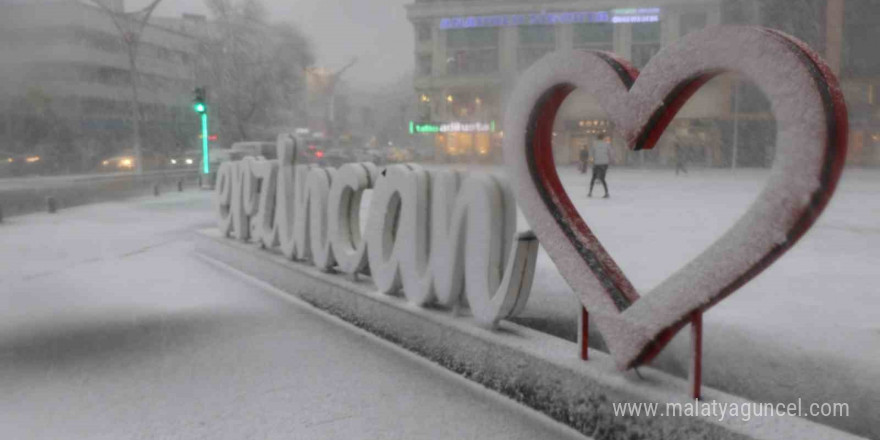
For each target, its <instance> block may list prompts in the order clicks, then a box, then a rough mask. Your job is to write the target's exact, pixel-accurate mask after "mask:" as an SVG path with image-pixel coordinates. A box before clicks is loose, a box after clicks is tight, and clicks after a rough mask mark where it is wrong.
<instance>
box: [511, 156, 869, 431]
mask: <svg viewBox="0 0 880 440" xmlns="http://www.w3.org/2000/svg"><path fill="white" fill-rule="evenodd" d="M768 174H769V172H768V171H767V170H737V171H729V170H691V172H690V174H688V175H682V176H675V174H674V173H673V171H672V170H635V169H625V168H612V169H611V170H609V172H608V184H609V186H610V190H611V198H610V199H603V198H601V196H602V195H603V193H604V192H603V190H602V188H601V185H600V186H599V187H597V188H595V189H594V192H593V196H594V197H593V198H588V197H587V187H588V185H589V177H590V176H589V173H587V174H580V173H578V172H577V170H576V169H574V168H564V169H561V170H560V176H561V178H562V181H563V184H564V185H565V187H566V189H567V190H568V193H569V196H570V197H571V199H572V200H573V201H574V203H575V204H576V205H577V207H578V210H579V212H580V213H581V215H582V216H583V217H584V219H585V220H586V221H587V223H588V224H589V225H590V227H591V228H592V229H593V231H594V232H595V233H596V235H597V237H599V239H600V241H601V242H602V244H603V245H604V246H605V247H606V248H607V249H608V250H609V252H610V253H611V255H613V256H614V258H615V259H616V260H617V262H618V263H619V264H620V266H621V267H622V268H623V270H624V272H625V273H626V274H627V276H628V277H629V278H630V280H631V281H632V282H633V283H634V284H635V286H636V287H637V288H638V289H639V291H640V292H641V293H642V294H645V293H647V292H649V291H650V289H651V288H652V287H653V286H655V285H657V284H659V283H660V282H661V281H662V280H663V279H664V278H666V277H667V276H668V275H670V274H672V273H673V272H674V271H675V270H677V269H678V268H680V267H681V266H683V265H684V264H685V263H687V262H688V261H689V260H690V259H692V258H694V257H696V256H697V255H698V254H699V253H700V252H701V251H702V250H703V249H705V247H706V246H708V245H709V244H710V243H712V242H713V241H714V240H715V239H716V238H717V237H718V236H720V235H721V234H722V233H723V232H724V231H725V230H726V229H727V228H728V227H729V226H731V225H732V224H733V223H734V221H735V220H736V219H737V218H738V216H739V215H741V214H742V213H743V212H745V210H746V208H747V207H748V206H749V205H750V204H751V202H752V200H753V199H754V198H755V196H756V195H757V194H758V192H759V191H760V189H761V188H762V186H763V184H764V181H765V179H766V177H767V176H768ZM878 194H880V171H877V170H861V169H848V170H847V171H846V172H845V173H844V176H843V179H842V182H841V185H840V187H839V190H838V192H837V194H836V196H835V198H834V199H833V200H832V202H831V204H830V206H829V208H828V209H827V210H826V211H825V213H824V214H823V215H822V217H820V218H819V221H818V223H817V224H816V225H815V226H814V227H813V229H811V230H810V231H809V232H808V233H807V235H806V236H805V237H804V238H803V239H802V240H801V242H800V243H798V244H797V245H796V246H795V247H794V248H793V249H792V250H791V251H790V252H788V253H787V254H786V255H784V256H783V257H782V258H781V259H780V260H779V261H778V262H777V263H776V264H774V265H773V266H772V267H770V268H769V269H768V270H767V271H765V272H764V273H763V274H761V275H760V276H759V277H758V278H757V279H755V280H753V281H752V282H750V283H749V284H747V285H746V286H744V287H743V288H742V289H740V290H739V291H737V292H736V293H735V294H734V295H733V296H731V297H729V298H727V299H725V300H724V301H722V302H721V303H720V304H718V305H717V306H716V307H714V308H712V309H711V310H710V311H709V312H708V313H707V314H706V315H705V318H704V326H705V335H704V338H705V341H704V359H705V360H704V376H703V377H704V381H705V383H706V384H708V385H710V386H713V387H715V388H718V389H721V390H724V391H728V392H731V393H733V394H738V395H741V396H744V397H747V398H751V399H754V400H757V401H765V402H789V401H796V400H797V399H798V398H802V399H803V400H804V401H805V402H846V403H849V404H850V408H851V417H849V418H846V419H839V418H838V419H835V420H826V421H825V422H826V423H830V424H834V425H836V426H841V427H845V428H846V429H849V430H857V431H858V432H861V433H862V434H868V435H869V436H880V421H878V420H877V418H876V414H877V408H880V381H878V372H880V295H878V292H880V287H878V286H880V270H878V267H880V197H878ZM521 220H523V222H524V219H521ZM522 227H523V228H525V227H527V226H524V225H523V226H522ZM577 314H578V302H577V300H576V299H575V297H574V295H573V294H572V293H571V290H570V289H569V287H568V286H567V284H566V283H565V281H564V280H563V279H562V278H561V276H560V275H559V274H558V272H557V271H556V268H555V266H553V263H552V262H551V261H550V259H549V258H548V257H547V255H546V254H545V253H543V251H542V254H541V256H540V260H539V268H538V270H537V273H536V275H535V285H534V288H533V293H532V297H531V299H530V301H529V306H528V308H527V309H526V312H525V314H524V315H523V316H522V317H521V318H520V319H517V321H519V322H521V323H525V324H527V325H531V326H535V327H541V328H544V329H545V330H548V331H551V332H553V333H556V334H558V335H560V336H563V337H566V338H569V339H574V338H575V331H576V320H577ZM688 348H689V340H688V338H687V331H683V332H682V333H681V334H680V335H679V337H678V338H677V339H676V340H675V341H674V342H673V343H672V344H671V345H670V347H668V348H667V349H666V350H665V352H664V353H663V354H662V355H661V356H660V357H659V358H658V359H657V360H656V361H655V363H654V365H655V366H657V367H660V368H661V369H664V370H666V371H669V372H672V373H674V374H677V375H680V376H686V374H687V373H686V371H687V365H688V359H689V354H688Z"/></svg>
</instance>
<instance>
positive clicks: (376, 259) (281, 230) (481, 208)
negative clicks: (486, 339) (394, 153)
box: [215, 135, 538, 325]
mask: <svg viewBox="0 0 880 440" xmlns="http://www.w3.org/2000/svg"><path fill="white" fill-rule="evenodd" d="M294 157H296V145H295V140H294V139H293V138H291V137H290V136H286V135H282V136H279V138H278V159H277V160H264V159H258V158H252V157H247V158H245V159H243V160H240V161H237V162H226V163H223V164H222V165H221V167H220V169H219V170H218V171H217V184H216V189H215V191H216V195H215V198H216V208H217V214H218V223H217V225H218V227H219V229H220V232H221V234H223V235H224V236H230V235H231V236H233V237H235V238H237V239H239V240H243V241H254V242H257V243H260V245H261V246H263V247H265V248H268V249H271V248H275V247H278V248H280V251H281V253H282V254H283V255H284V256H285V257H287V258H290V259H296V260H301V261H307V262H309V263H311V264H313V265H314V266H316V267H318V268H320V269H323V270H330V269H335V270H336V271H339V272H342V273H345V274H349V275H357V274H369V275H370V276H371V277H372V280H373V282H374V283H375V285H376V287H377V289H378V290H379V291H380V292H382V293H386V294H392V293H395V292H397V291H399V290H402V291H403V294H404V295H405V297H406V298H407V300H408V301H410V302H412V303H414V304H416V305H420V306H424V305H428V304H432V303H434V304H439V305H443V306H449V307H455V306H457V305H459V304H461V302H462V300H465V299H466V300H467V303H468V304H469V305H470V309H471V311H472V313H473V316H474V318H475V319H476V320H477V321H479V322H481V323H484V324H487V325H495V324H497V322H498V321H499V320H501V319H504V318H507V317H510V316H513V315H515V314H516V313H519V312H520V311H522V309H523V308H524V306H525V303H526V301H527V299H528V293H529V290H530V288H531V283H532V276H533V274H534V268H535V261H536V258H537V251H538V243H537V240H536V239H535V237H534V235H532V234H531V233H530V232H525V233H517V232H516V200H515V199H514V196H513V193H512V192H511V190H510V189H509V188H508V187H507V186H506V185H505V184H504V183H503V182H502V181H501V180H499V178H497V177H492V176H488V175H468V174H465V173H459V172H455V171H438V172H428V171H427V170H425V169H423V168H421V167H419V166H418V165H394V166H390V167H388V168H386V169H384V170H382V171H381V172H380V170H379V169H378V168H377V167H376V166H375V165H373V164H371V163H359V164H347V165H344V166H342V167H340V168H339V169H338V170H336V169H326V168H319V167H315V166H309V165H296V164H294V162H293V158H294ZM367 190H372V197H371V200H370V205H369V210H368V212H367V226H366V231H364V232H363V233H362V231H361V230H360V215H361V212H360V205H361V198H362V197H363V194H364V192H365V191H367ZM499 225H500V227H499Z"/></svg>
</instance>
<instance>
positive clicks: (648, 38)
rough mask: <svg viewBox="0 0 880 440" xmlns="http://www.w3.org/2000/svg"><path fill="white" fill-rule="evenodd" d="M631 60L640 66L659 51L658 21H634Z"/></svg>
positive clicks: (643, 65)
mask: <svg viewBox="0 0 880 440" xmlns="http://www.w3.org/2000/svg"><path fill="white" fill-rule="evenodd" d="M632 39H633V44H632V62H633V64H634V65H635V66H636V67H638V68H642V67H645V65H646V64H648V61H650V60H651V58H652V57H653V56H654V55H656V54H657V52H659V51H660V23H634V24H633V26H632Z"/></svg>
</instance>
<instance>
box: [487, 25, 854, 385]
mask: <svg viewBox="0 0 880 440" xmlns="http://www.w3.org/2000/svg"><path fill="white" fill-rule="evenodd" d="M755 45H757V46H755ZM691 65H693V66H691ZM560 66H562V68H559V67H560ZM683 66H685V67H683ZM762 69H765V70H762ZM736 70H742V71H743V73H745V74H747V75H748V76H750V77H751V78H752V79H753V80H756V82H757V83H759V86H762V89H765V93H767V92H768V90H767V89H770V92H771V93H769V95H770V99H771V103H772V104H773V105H774V111H779V110H780V109H781V110H782V111H784V112H785V114H784V115H783V116H784V117H783V118H781V120H780V115H777V119H778V120H779V129H778V130H779V131H778V136H777V142H780V141H781V140H789V141H799V142H801V143H803V144H805V145H806V147H804V148H803V150H804V151H803V152H801V151H796V152H795V151H794V150H793V147H795V145H789V144H792V143H793V142H789V143H787V144H785V145H784V148H779V147H778V148H777V153H778V154H777V160H776V161H775V162H776V163H775V164H774V173H776V174H775V175H780V176H781V177H779V176H777V177H779V178H777V179H773V178H771V183H769V184H768V189H766V190H765V191H764V192H763V193H762V194H761V196H759V198H758V200H756V202H755V205H754V206H755V207H754V208H752V210H750V211H749V212H748V213H747V214H746V216H744V217H743V218H742V219H741V220H740V222H738V223H737V225H736V226H735V227H734V228H732V229H731V230H730V231H728V233H726V234H725V236H723V237H722V238H721V239H719V240H718V242H716V244H713V245H712V246H710V247H709V248H708V249H707V251H706V252H704V254H701V255H700V257H698V258H697V259H696V260H694V261H693V262H691V263H689V264H688V265H687V266H685V267H684V268H682V270H681V271H680V272H688V271H689V272H690V273H691V274H694V273H699V272H698V271H697V272H695V270H696V268H694V267H690V266H692V265H695V264H696V265H699V263H700V261H699V260H700V259H701V258H706V259H708V260H709V262H710V263H712V262H714V263H715V264H714V266H711V265H710V267H709V269H712V270H719V271H720V272H724V270H723V268H720V267H719V264H720V263H719V262H721V261H723V260H722V259H721V257H720V254H719V251H723V250H724V249H723V246H722V245H723V244H730V243H734V244H736V243H737V240H739V241H744V242H745V244H747V245H748V246H747V247H748V249H750V250H751V251H752V253H753V254H754V255H749V256H748V257H749V258H748V261H739V260H740V259H734V260H736V261H735V263H736V264H733V266H735V267H736V268H735V269H734V270H735V271H736V273H735V274H729V275H728V276H726V277H723V276H722V277H720V281H718V282H717V283H715V284H713V283H712V279H711V277H707V276H705V275H703V276H702V278H701V279H698V280H697V281H698V283H697V284H699V285H698V286H689V285H687V284H686V281H687V280H686V278H687V277H685V276H684V275H682V276H679V277H677V278H676V276H677V275H679V274H678V273H676V274H674V275H673V276H671V277H670V278H669V279H668V280H667V281H666V282H664V283H663V284H661V286H658V287H659V288H660V289H658V290H663V288H664V287H665V292H664V293H662V294H660V295H665V296H664V298H663V299H666V300H668V301H667V302H673V303H675V304H674V306H675V307H673V306H669V305H664V304H661V303H657V302H656V301H655V304H650V303H649V304H647V305H645V306H644V307H641V310H638V312H632V313H630V315H634V316H632V317H627V313H625V312H626V311H627V310H628V309H630V308H631V307H632V306H634V305H635V304H637V303H641V302H644V301H645V300H644V299H643V298H642V297H640V296H639V294H638V292H637V291H636V289H635V288H634V287H633V286H632V283H630V282H629V280H628V279H627V278H626V276H625V275H624V273H623V271H622V270H621V269H620V268H619V267H618V266H617V264H616V263H615V261H614V259H613V258H612V257H611V256H610V255H609V254H608V252H607V251H605V249H604V248H603V247H602V245H601V244H600V243H599V240H598V239H597V238H596V237H595V235H594V234H593V233H592V231H591V230H590V228H589V227H588V226H587V224H586V222H585V221H584V220H583V219H582V218H581V217H580V215H579V213H578V212H577V210H576V209H575V208H574V205H573V204H572V203H571V201H570V200H569V198H568V195H567V194H566V192H565V189H564V188H563V186H562V183H561V182H560V180H559V176H558V175H557V173H556V165H555V163H554V160H553V154H552V143H551V139H552V132H553V122H554V120H555V119H556V113H557V111H558V110H559V107H560V106H561V104H562V102H563V101H564V100H565V98H566V97H567V96H568V95H569V94H570V93H571V92H572V91H573V90H575V88H577V85H576V83H577V82H580V83H581V84H580V85H581V86H586V87H587V88H591V89H592V90H589V91H591V92H596V93H594V95H596V97H597V98H599V101H600V104H601V105H602V107H603V108H605V110H606V111H607V112H608V113H609V117H610V119H612V121H614V122H615V124H614V125H615V127H616V129H618V130H619V131H620V132H621V133H620V134H622V135H623V136H624V138H625V139H626V141H627V144H628V146H629V147H630V148H631V149H633V150H641V149H650V148H653V147H654V145H655V144H656V142H657V140H658V139H659V138H660V136H661V134H662V133H663V131H664V130H665V129H666V127H667V126H668V124H669V123H670V122H671V121H672V119H673V118H674V117H675V115H676V113H677V112H678V111H679V110H680V109H681V107H682V106H683V105H684V104H685V102H686V101H687V100H688V99H689V98H690V97H691V96H692V95H693V94H694V93H695V92H696V91H697V90H698V89H699V88H700V87H701V86H703V85H704V84H705V83H706V82H708V81H709V80H710V79H712V78H713V77H715V76H717V75H719V74H721V73H724V72H727V71H736ZM762 72H768V73H767V75H762V74H761V73H762ZM576 75H577V76H579V77H578V78H575V76H576ZM583 75H593V76H591V77H590V82H584V79H583V78H582V76H583ZM612 76H613V78H612ZM643 78H647V79H644V80H642V79H643ZM768 78H769V79H768ZM783 78H784V79H785V81H789V82H790V84H789V83H784V82H783V81H782V79H783ZM646 83H647V85H646ZM793 92H794V93H798V95H802V96H793V94H792V93H793ZM801 92H802V93H801ZM798 100H800V101H798ZM801 101H803V102H801ZM632 108H636V110H632ZM523 109H530V110H531V111H530V112H529V113H528V114H527V115H525V114H524V113H523V112H522V110H523ZM798 109H800V110H802V113H803V114H795V113H796V112H797V111H798ZM814 113H815V114H814ZM819 118H821V119H819ZM808 121H821V122H822V123H823V124H824V126H821V127H810V126H809V123H808ZM505 127H506V129H507V131H508V133H509V135H508V136H506V137H505V146H504V149H505V160H506V162H507V165H508V169H509V170H511V171H513V173H514V174H515V175H514V177H515V179H514V180H515V181H516V182H517V183H518V184H517V197H518V199H519V201H520V205H521V207H522V208H523V211H524V212H525V214H526V217H527V218H528V219H529V222H530V224H531V225H532V227H533V229H535V232H536V234H537V235H538V238H539V239H540V240H541V242H542V244H543V245H544V247H545V248H546V249H547V251H548V253H549V254H550V256H551V258H552V259H553V260H554V261H555V262H556V264H557V266H558V267H559V268H560V272H561V273H562V274H563V276H564V277H565V278H566V280H567V281H568V282H569V284H570V285H571V287H572V288H573V289H574V290H575V291H576V292H578V293H579V294H580V296H581V301H582V303H583V304H584V306H585V307H586V308H587V309H588V310H590V312H591V315H593V316H597V318H598V320H597V324H598V325H599V329H600V331H601V332H602V333H603V336H605V339H606V342H607V343H608V346H609V348H610V350H611V352H612V355H613V356H614V357H615V359H616V361H617V363H618V366H619V367H621V368H632V367H635V366H638V365H642V364H644V363H647V362H649V361H650V360H651V359H653V358H654V357H655V356H656V355H657V354H658V353H659V352H660V351H661V350H662V349H663V348H664V347H665V346H666V344H668V342H669V341H670V340H671V339H672V337H673V336H674V335H675V334H676V333H677V332H678V331H679V330H680V329H681V328H682V327H683V326H684V325H685V324H687V323H688V322H689V320H690V318H691V316H693V314H694V313H698V312H702V311H704V310H706V309H708V308H709V307H711V306H713V305H714V304H716V303H718V302H719V301H721V300H722V299H724V298H725V297H727V296H729V295H730V294H732V293H733V292H734V291H736V289H738V288H739V287H741V286H742V285H744V284H745V283H747V282H748V281H749V280H751V279H752V278H754V277H755V276H757V275H758V274H759V273H760V272H762V271H763V270H764V269H766V268H767V267H769V266H770V265H771V264H772V263H773V262H774V261H775V260H776V259H777V258H779V257H780V256H781V255H782V254H783V253H785V252H786V251H787V250H788V249H790V248H791V247H792V246H793V245H794V244H795V242H797V240H799V239H800V238H801V237H802V236H803V235H804V233H806V231H807V230H808V229H809V228H810V227H811V226H812V224H813V223H814V222H815V220H816V218H817V217H818V216H819V214H820V213H821V212H822V210H823V209H824V208H825V207H826V205H827V203H828V201H829V200H830V198H831V196H832V194H833V193H834V190H835V188H836V185H837V182H838V179H839V177H840V174H841V172H842V170H843V164H844V160H845V157H846V145H847V130H848V123H847V112H846V105H845V102H844V99H843V95H842V93H841V91H840V89H839V87H838V84H837V80H836V78H835V77H834V75H833V73H832V72H831V70H830V69H829V68H828V66H827V65H826V64H825V63H824V62H823V61H822V60H821V59H820V57H819V56H818V55H817V54H815V53H814V52H812V51H811V50H810V49H809V48H808V47H807V46H806V45H805V44H804V43H802V42H800V41H798V40H796V39H794V38H793V37H790V36H788V35H785V34H783V33H781V32H778V31H774V30H770V29H764V28H757V27H716V28H709V29H705V30H703V31H700V32H696V33H693V34H691V35H689V36H688V37H686V38H684V39H683V40H681V41H679V42H677V43H675V44H673V45H671V46H669V47H667V48H665V49H664V50H663V51H661V52H660V53H659V54H657V55H656V56H655V57H654V58H653V59H652V60H651V63H649V65H648V66H646V68H645V70H644V73H643V75H642V77H641V78H640V74H639V72H638V71H637V70H636V69H635V68H634V67H632V66H631V65H630V64H628V63H627V62H626V61H624V60H622V59H619V58H617V57H616V56H614V55H613V54H610V53H604V52H590V53H585V52H574V51H572V52H559V53H555V54H552V55H550V56H548V57H545V58H544V59H542V60H541V61H540V62H539V63H538V64H536V65H535V66H533V67H532V68H530V69H529V70H528V71H527V72H526V73H524V75H523V76H522V77H521V79H520V83H519V84H518V86H517V90H516V91H515V92H514V94H513V96H512V98H511V101H510V104H509V110H508V114H507V116H506V119H505ZM792 127H794V128H795V129H802V130H805V131H807V133H803V134H801V133H799V132H790V131H786V130H792ZM811 135H812V137H811ZM820 137H821V138H822V139H814V138H820ZM785 152H788V153H792V152H795V153H797V154H803V155H804V157H803V158H801V157H796V158H795V159H794V160H792V155H791V154H789V155H786V154H785ZM814 174H815V175H814ZM813 178H815V179H816V180H817V181H818V182H816V184H815V185H811V184H809V183H807V184H804V183H803V182H801V181H802V180H803V181H805V182H809V181H810V179H813ZM794 181H797V182H794ZM786 188H787V189H792V188H794V189H792V194H793V196H792V195H788V196H787V195H785V194H783V195H779V194H774V191H776V190H779V189H786ZM803 198H808V200H807V201H803V200H801V199H803ZM762 204H763V205H762ZM758 205H762V207H763V208H767V210H769V211H770V214H774V215H772V216H768V217H767V218H762V217H760V215H761V210H759V209H758ZM753 211H754V212H753ZM750 215H751V216H753V217H754V216H758V218H757V219H755V218H749V216H750ZM767 223H772V225H768V224H767ZM775 223H784V225H783V226H780V225H777V224H775ZM771 226H772V227H771ZM737 228H739V229H740V230H738V229H737ZM774 228H775V229H774ZM776 229H779V230H784V231H785V234H784V235H785V236H784V239H783V238H782V237H775V238H776V239H777V240H776V242H774V243H769V244H768V243H758V240H757V239H755V238H753V237H752V238H750V237H748V236H747V235H746V236H743V234H745V233H755V232H760V233H763V234H766V233H771V232H773V231H775V230H776ZM743 231H745V232H743ZM738 233H739V235H740V236H737V234H738ZM759 238H760V237H759ZM750 239H751V241H753V242H755V243H751V242H749V240H750ZM722 242H723V243H722ZM771 244H772V245H771ZM719 246H720V247H721V248H722V249H720V250H719ZM758 248H760V249H761V250H760V252H758V251H756V250H755V249H758ZM584 269H588V270H584ZM583 273H590V274H592V279H589V278H586V275H583ZM667 283H669V284H670V286H665V285H666V284H667ZM676 287H678V288H679V290H682V291H687V292H686V293H689V294H690V295H687V294H681V293H680V292H678V291H675V288H676ZM597 291H601V292H602V294H603V295H602V296H604V299H603V298H602V297H601V296H599V295H597V294H596V292H597ZM651 296H652V295H649V296H647V297H645V298H651ZM649 301H650V300H649ZM679 302H681V303H682V304H678V303H679ZM640 306H641V304H640ZM658 310H659V311H658ZM596 312H598V315H597V313H596ZM636 313H637V314H636ZM655 313H656V314H658V315H662V316H660V317H659V318H657V319H653V314H655ZM639 318H641V319H639ZM652 319H653V320H652ZM643 322H647V323H648V324H643Z"/></svg>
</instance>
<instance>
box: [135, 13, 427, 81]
mask: <svg viewBox="0 0 880 440" xmlns="http://www.w3.org/2000/svg"><path fill="white" fill-rule="evenodd" d="M146 3H147V2H146V1H144V0H137V1H128V2H127V3H126V5H127V8H128V9H134V8H137V7H138V6H140V5H142V4H146ZM264 3H265V5H266V7H267V9H268V10H269V13H270V14H271V19H272V20H273V21H287V22H292V23H294V24H296V25H297V26H299V28H300V29H302V30H303V32H304V33H305V34H306V35H307V36H308V37H309V39H310V40H311V41H312V44H313V45H314V49H315V56H316V58H317V61H316V65H317V66H319V67H327V68H330V69H339V68H341V67H342V66H344V65H345V64H347V63H348V62H349V61H350V60H351V59H352V57H355V56H356V57H358V63H357V64H356V65H355V66H354V67H352V69H351V70H349V71H348V72H347V73H346V75H345V80H346V81H347V82H348V83H349V84H351V85H353V86H354V87H355V88H358V89H366V88H371V87H373V86H378V85H385V84H388V83H391V82H394V81H397V80H399V79H400V78H401V77H402V76H404V75H406V74H407V73H409V72H410V71H412V69H413V55H412V54H413V28H412V25H411V24H410V22H409V20H407V18H406V9H405V8H404V5H406V4H409V3H412V0H386V1H382V2H372V1H371V2H365V1H363V0H292V1H284V0H265V1H264ZM182 13H195V14H207V13H208V10H207V8H206V7H205V3H204V1H203V0H163V2H162V3H160V5H159V7H158V9H157V15H161V16H179V15H180V14H182Z"/></svg>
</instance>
